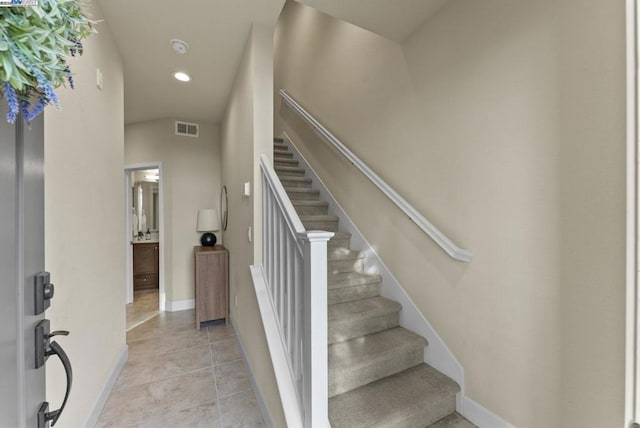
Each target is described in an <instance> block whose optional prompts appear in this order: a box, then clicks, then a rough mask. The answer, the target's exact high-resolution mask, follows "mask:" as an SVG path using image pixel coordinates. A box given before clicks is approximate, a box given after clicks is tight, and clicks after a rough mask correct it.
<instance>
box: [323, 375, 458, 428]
mask: <svg viewBox="0 0 640 428" xmlns="http://www.w3.org/2000/svg"><path fill="white" fill-rule="evenodd" d="M459 390H460V388H459V387H458V385H457V384H456V383H455V382H454V381H452V380H451V379H449V378H448V377H446V376H445V375H443V374H442V373H440V372H439V371H437V370H435V369H434V368H432V367H430V366H428V365H426V364H421V365H419V366H417V367H413V368H410V369H408V370H405V371H403V372H401V373H398V374H395V375H392V376H389V377H386V378H384V379H381V380H379V381H377V382H373V383H370V384H368V385H365V386H362V387H360V388H357V389H355V390H353V391H349V392H347V393H344V394H341V395H338V396H336V397H333V398H331V399H330V400H329V420H330V422H331V426H332V428H343V427H344V428H347V427H348V428H359V427H363V428H364V427H366V428H369V427H389V428H391V427H403V428H413V427H416V428H418V427H420V428H424V427H425V426H428V425H430V424H432V423H434V422H437V421H439V420H441V419H442V418H444V417H446V416H447V415H449V414H451V413H453V412H454V411H455V406H456V402H455V394H456V393H457V392H458V391H459Z"/></svg>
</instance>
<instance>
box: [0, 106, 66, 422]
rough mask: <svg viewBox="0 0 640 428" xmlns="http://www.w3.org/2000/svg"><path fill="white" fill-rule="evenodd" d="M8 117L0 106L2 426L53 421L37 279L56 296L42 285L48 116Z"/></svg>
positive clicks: (49, 351)
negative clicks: (47, 394)
mask: <svg viewBox="0 0 640 428" xmlns="http://www.w3.org/2000/svg"><path fill="white" fill-rule="evenodd" d="M3 104H4V103H3ZM5 108H6V107H5ZM5 115H6V110H5V109H4V108H0V426H3V427H37V426H39V425H40V426H47V425H48V424H49V423H50V422H49V421H47V420H46V419H47V418H46V417H43V416H44V414H42V413H43V412H42V410H43V409H44V408H46V404H45V406H43V404H44V402H45V366H44V361H43V355H41V358H40V361H41V364H38V363H37V358H36V348H37V347H38V345H40V346H39V347H40V348H41V349H40V351H41V353H48V354H50V355H53V354H55V352H53V353H52V352H51V348H50V346H49V345H50V343H49V342H50V341H49V338H48V333H49V331H48V325H47V326H46V327H47V328H45V329H43V328H42V326H43V325H44V324H45V323H46V321H43V320H44V316H45V315H44V310H45V309H46V303H44V305H45V306H43V304H42V303H43V302H46V301H47V300H41V301H40V305H39V306H40V307H39V308H38V304H37V303H36V298H35V297H36V296H35V294H36V289H37V288H38V287H36V282H37V281H38V280H40V282H41V284H40V285H41V287H40V293H41V294H42V293H43V292H44V293H45V295H47V294H48V295H49V296H48V297H50V295H51V294H52V290H51V288H50V287H45V291H43V287H42V286H43V285H45V286H46V285H47V284H42V278H43V277H44V278H46V275H43V271H44V163H43V158H44V150H43V149H44V120H43V117H42V116H40V117H38V118H37V119H36V120H34V121H33V122H32V123H31V124H30V125H26V124H24V123H23V122H22V121H21V119H18V121H16V124H15V125H11V124H8V123H7V121H6V119H5ZM38 327H39V328H38ZM38 330H39V331H40V336H41V338H40V342H39V343H37V339H36V335H37V334H38V333H37V331H38ZM54 347H57V345H54ZM61 353H64V352H61ZM46 358H48V357H47V356H44V359H46ZM38 366H40V367H38ZM69 369H70V367H69ZM69 373H70V370H69ZM39 411H40V413H41V415H40V423H39V421H38V413H39ZM47 416H49V417H51V416H52V415H51V414H49V415H47ZM49 419H52V418H49Z"/></svg>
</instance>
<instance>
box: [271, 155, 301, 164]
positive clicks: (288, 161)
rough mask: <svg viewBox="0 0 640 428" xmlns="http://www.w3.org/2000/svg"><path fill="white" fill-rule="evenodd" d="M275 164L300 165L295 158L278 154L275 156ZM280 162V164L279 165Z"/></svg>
mask: <svg viewBox="0 0 640 428" xmlns="http://www.w3.org/2000/svg"><path fill="white" fill-rule="evenodd" d="M273 164H274V165H275V166H280V165H282V166H285V165H287V166H296V165H298V161H297V160H295V159H291V158H278V157H277V156H274V158H273ZM279 164H280V165H279Z"/></svg>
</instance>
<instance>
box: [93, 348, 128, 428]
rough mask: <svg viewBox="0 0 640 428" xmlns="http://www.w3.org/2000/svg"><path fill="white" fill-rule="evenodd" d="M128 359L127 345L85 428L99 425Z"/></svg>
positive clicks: (121, 352) (112, 370)
mask: <svg viewBox="0 0 640 428" xmlns="http://www.w3.org/2000/svg"><path fill="white" fill-rule="evenodd" d="M128 358H129V347H128V346H127V345H124V347H123V348H122V351H120V356H119V357H118V360H117V361H116V364H115V365H114V366H113V368H112V369H111V373H109V377H108V378H107V381H106V382H105V384H104V386H103V387H102V392H101V393H100V395H99V396H98V399H97V400H96V402H95V403H94V404H93V407H92V408H91V412H90V413H89V416H87V419H86V420H85V422H84V425H83V426H84V427H86V428H91V427H95V426H96V424H97V423H98V418H99V417H100V414H101V413H102V409H103V408H104V405H105V404H107V400H108V399H109V394H111V390H112V389H113V385H115V383H116V380H118V376H120V372H121V371H122V369H123V368H124V365H125V364H127V360H128Z"/></svg>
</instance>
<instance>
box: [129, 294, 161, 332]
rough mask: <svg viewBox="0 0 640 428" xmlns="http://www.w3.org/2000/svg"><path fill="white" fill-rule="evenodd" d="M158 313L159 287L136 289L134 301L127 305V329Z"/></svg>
mask: <svg viewBox="0 0 640 428" xmlns="http://www.w3.org/2000/svg"><path fill="white" fill-rule="evenodd" d="M158 313H159V311H158V289H155V290H140V291H134V292H133V303H129V304H128V305H127V331H129V330H131V329H132V328H134V327H136V326H138V325H140V324H142V323H143V322H145V321H147V320H148V319H149V318H151V317H154V316H156V315H158Z"/></svg>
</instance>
